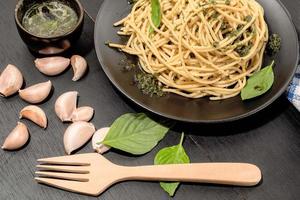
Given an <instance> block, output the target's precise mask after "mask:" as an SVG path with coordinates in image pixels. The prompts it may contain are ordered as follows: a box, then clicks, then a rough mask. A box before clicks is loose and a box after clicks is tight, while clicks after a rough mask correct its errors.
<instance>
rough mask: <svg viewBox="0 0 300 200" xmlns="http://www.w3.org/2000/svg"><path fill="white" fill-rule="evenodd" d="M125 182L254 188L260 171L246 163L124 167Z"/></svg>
mask: <svg viewBox="0 0 300 200" xmlns="http://www.w3.org/2000/svg"><path fill="white" fill-rule="evenodd" d="M125 168H126V169H125V170H126V175H125V178H124V179H126V180H150V181H181V182H199V183H213V184H224V185H236V186H254V185H256V184H258V183H259V182H260V180H261V171H260V169H259V168H258V167H257V166H255V165H253V164H247V163H194V164H170V165H169V164H168V165H153V166H138V167H125Z"/></svg>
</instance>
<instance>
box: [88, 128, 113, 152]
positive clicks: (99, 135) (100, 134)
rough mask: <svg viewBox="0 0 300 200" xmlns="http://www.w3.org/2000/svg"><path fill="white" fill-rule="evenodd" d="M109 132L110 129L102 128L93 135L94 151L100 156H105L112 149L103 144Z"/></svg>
mask: <svg viewBox="0 0 300 200" xmlns="http://www.w3.org/2000/svg"><path fill="white" fill-rule="evenodd" d="M108 131H109V127H105V128H101V129H99V130H97V131H96V132H95V133H94V135H93V139H92V145H93V149H94V150H95V151H97V152H98V153H100V154H103V153H105V152H106V151H108V150H109V149H110V146H107V145H104V144H101V142H103V140H104V138H105V137H106V135H107V134H108Z"/></svg>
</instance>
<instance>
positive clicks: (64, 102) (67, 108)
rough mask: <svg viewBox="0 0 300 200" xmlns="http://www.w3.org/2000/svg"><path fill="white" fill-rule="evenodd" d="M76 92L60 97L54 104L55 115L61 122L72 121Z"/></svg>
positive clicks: (75, 105)
mask: <svg viewBox="0 0 300 200" xmlns="http://www.w3.org/2000/svg"><path fill="white" fill-rule="evenodd" d="M77 95H78V92H76V91H70V92H66V93H63V94H62V95H60V96H59V97H58V98H57V100H56V102H55V108H54V109H55V113H56V115H57V116H58V118H59V119H60V120H61V121H62V122H67V121H68V122H70V121H72V114H73V112H74V111H75V110H76V107H77Z"/></svg>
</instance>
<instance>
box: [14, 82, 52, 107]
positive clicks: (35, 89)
mask: <svg viewBox="0 0 300 200" xmlns="http://www.w3.org/2000/svg"><path fill="white" fill-rule="evenodd" d="M51 88H52V83H51V81H47V82H43V83H38V84H35V85H32V86H30V87H28V88H26V89H24V90H19V95H20V97H21V98H22V99H23V100H25V101H27V102H28V103H32V104H36V103H41V102H42V101H44V100H45V99H46V98H47V97H48V96H49V94H50V91H51Z"/></svg>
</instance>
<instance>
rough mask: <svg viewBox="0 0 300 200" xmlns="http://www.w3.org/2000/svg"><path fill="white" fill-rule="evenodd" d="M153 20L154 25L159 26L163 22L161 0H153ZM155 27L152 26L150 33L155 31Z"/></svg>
mask: <svg viewBox="0 0 300 200" xmlns="http://www.w3.org/2000/svg"><path fill="white" fill-rule="evenodd" d="M151 20H152V23H153V25H154V26H155V27H156V28H158V27H159V26H160V23H161V11H160V4H159V0H151ZM153 31H154V29H153V27H152V26H150V33H153Z"/></svg>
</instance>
